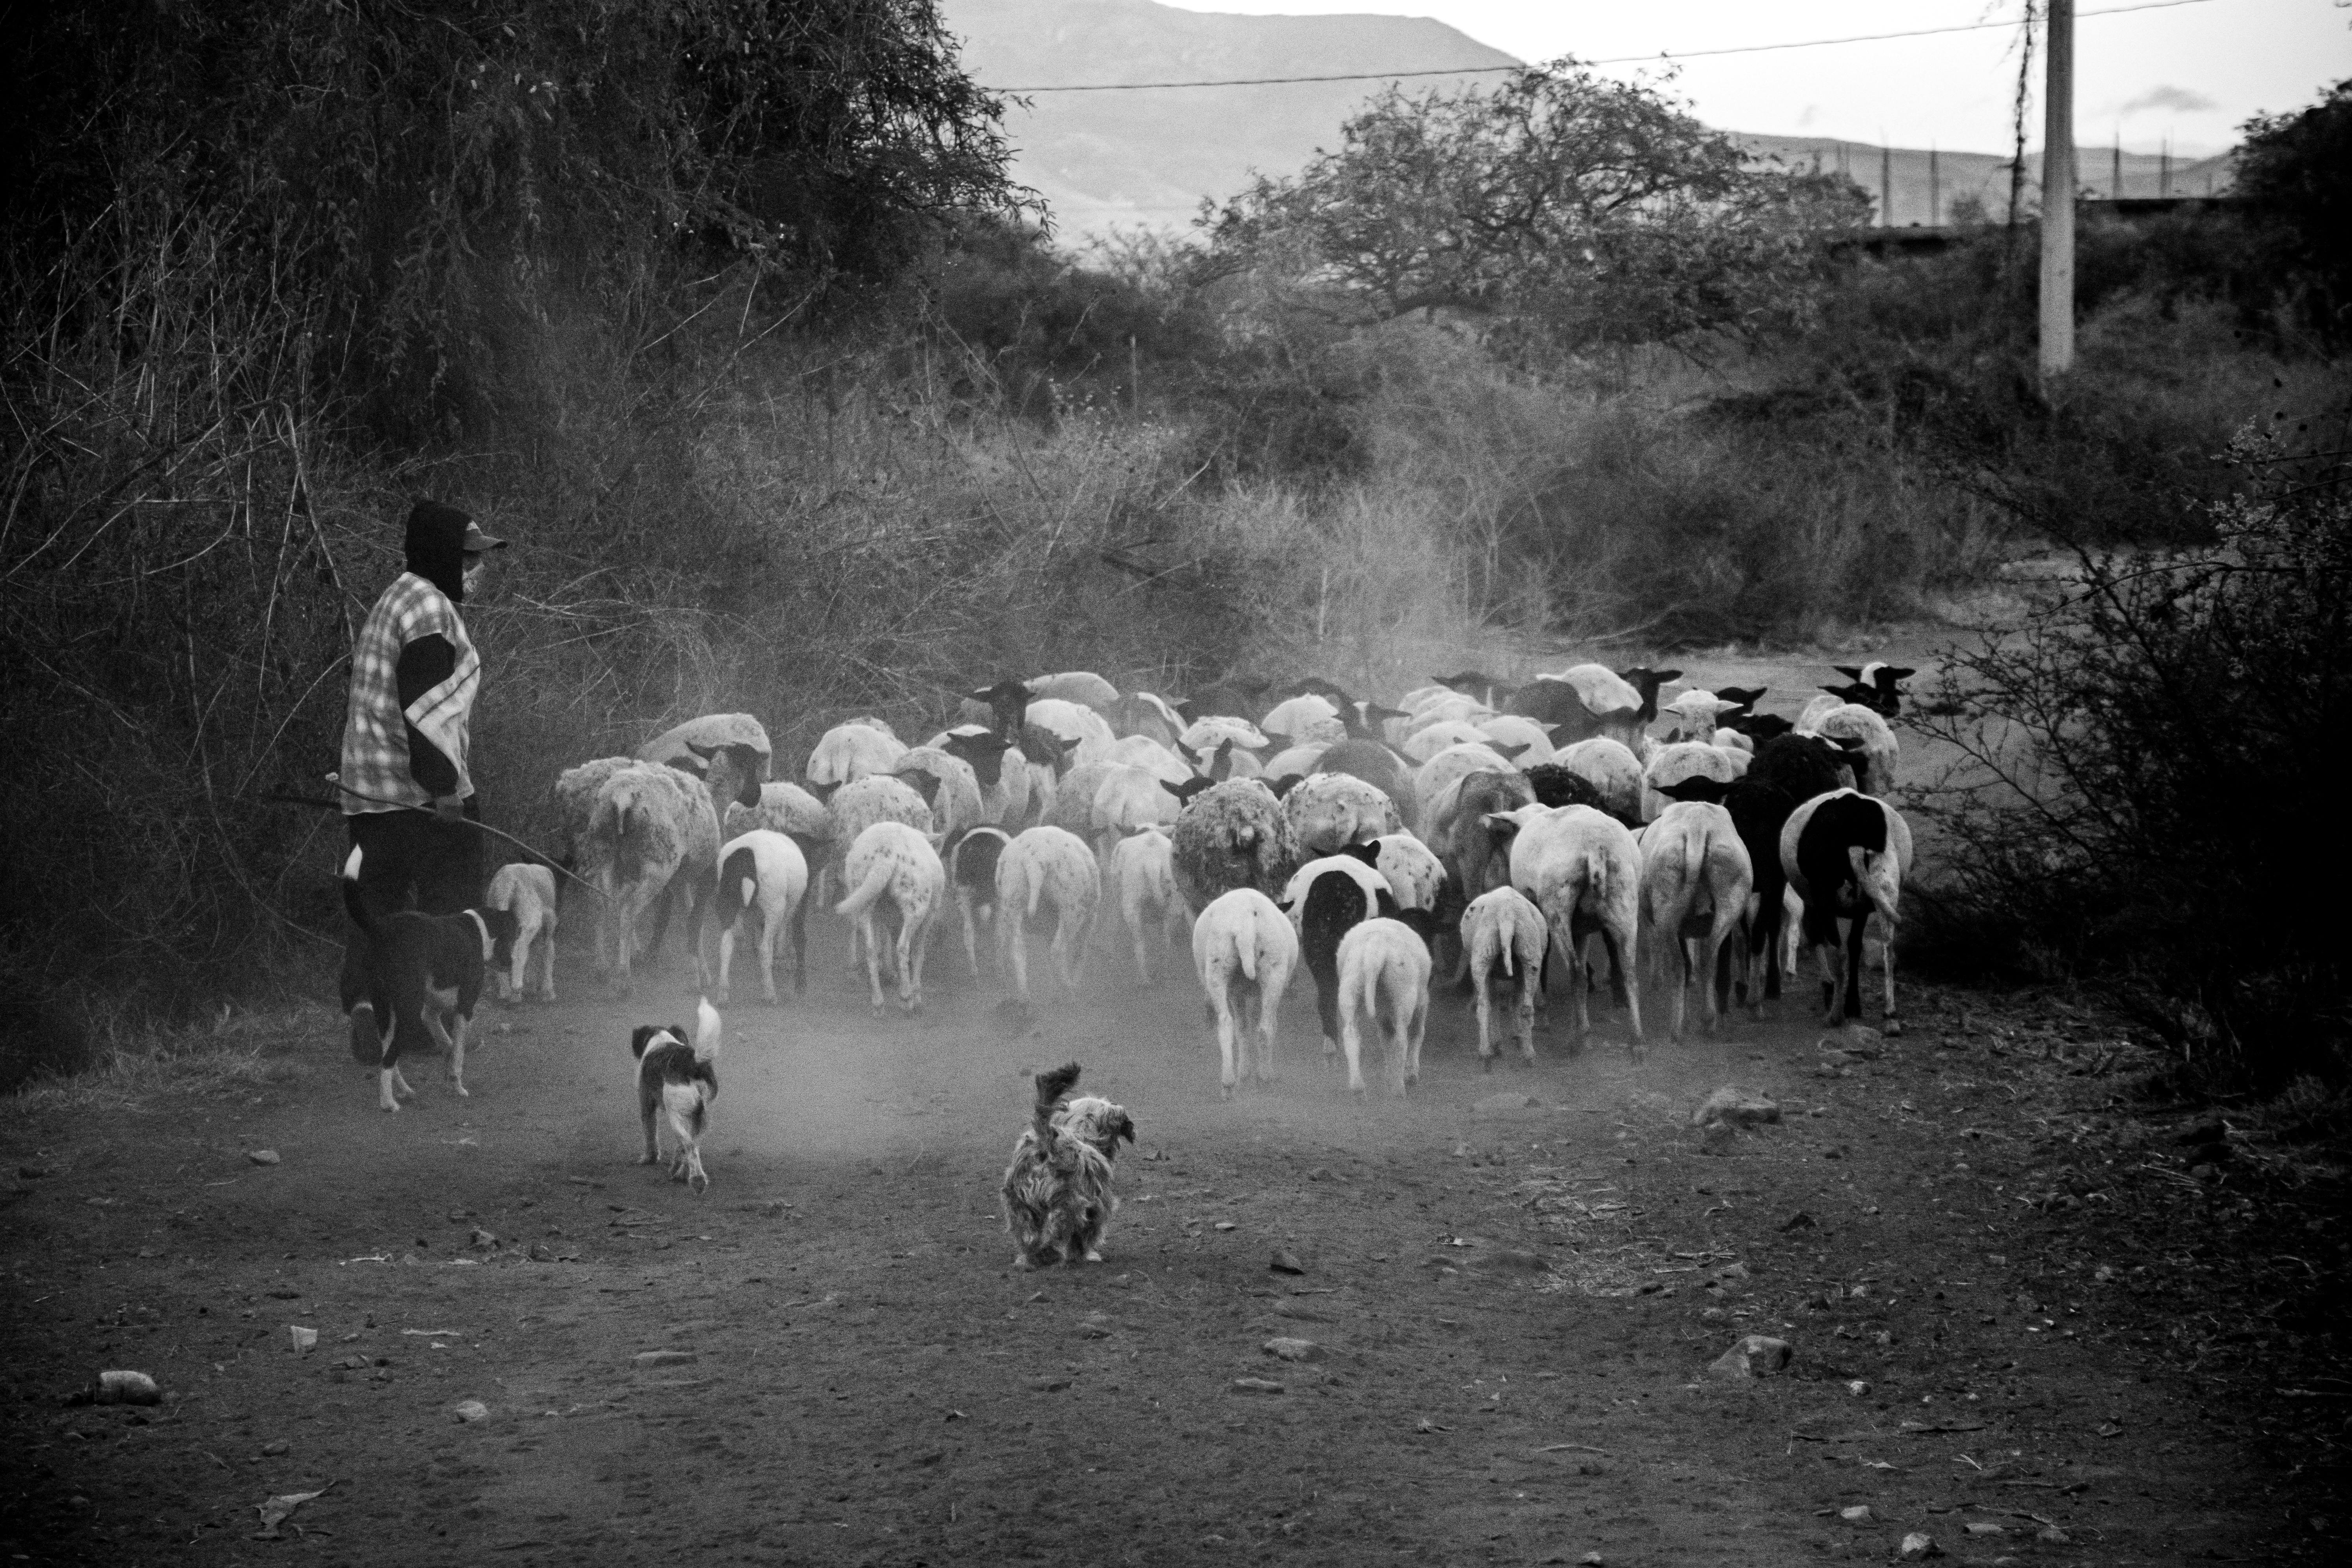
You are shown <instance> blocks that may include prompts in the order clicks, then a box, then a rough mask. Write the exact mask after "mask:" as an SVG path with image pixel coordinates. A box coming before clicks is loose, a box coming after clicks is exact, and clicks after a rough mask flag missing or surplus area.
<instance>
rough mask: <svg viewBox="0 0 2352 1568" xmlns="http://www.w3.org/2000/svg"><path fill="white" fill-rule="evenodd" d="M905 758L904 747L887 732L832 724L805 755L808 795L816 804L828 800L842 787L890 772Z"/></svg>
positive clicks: (905, 751) (866, 727)
mask: <svg viewBox="0 0 2352 1568" xmlns="http://www.w3.org/2000/svg"><path fill="white" fill-rule="evenodd" d="M906 754H907V748H906V746H905V744H904V743H903V742H900V741H899V739H898V737H897V736H896V735H893V734H890V733H889V732H887V731H882V730H877V729H874V728H872V727H871V726H869V725H866V724H864V723H859V722H856V721H852V722H850V723H847V724H835V726H834V727H833V728H832V729H830V730H827V731H825V732H824V735H823V736H821V737H820V738H819V739H818V741H817V743H816V749H815V750H814V751H813V752H810V753H809V760H808V782H809V785H810V788H811V792H812V793H813V794H814V795H816V797H817V798H818V799H820V800H825V799H829V798H830V796H831V795H832V794H833V792H834V791H835V790H837V789H839V788H841V786H842V785H844V784H851V783H854V782H856V780H858V779H862V778H871V777H872V776H873V775H875V774H876V773H888V772H890V771H891V770H892V769H894V768H896V767H897V766H898V760H899V759H900V758H901V757H904V756H905V755H906Z"/></svg>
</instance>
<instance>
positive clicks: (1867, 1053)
mask: <svg viewBox="0 0 2352 1568" xmlns="http://www.w3.org/2000/svg"><path fill="white" fill-rule="evenodd" d="M1819 1048H1820V1049H1822V1050H1823V1051H1843V1052H1844V1053H1845V1054H1846V1055H1847V1056H1850V1057H1853V1058H1855V1059H1856V1060H1857V1061H1865V1062H1874V1061H1876V1060H1877V1059H1878V1058H1880V1057H1882V1056H1884V1055H1885V1054H1886V1037H1885V1036H1884V1035H1881V1034H1880V1033H1879V1032H1878V1031H1877V1030H1876V1029H1874V1028H1872V1027H1871V1026H1869V1025H1867V1024H1848V1025H1846V1026H1845V1027H1843V1028H1842V1029H1840V1030H1838V1031H1837V1032H1836V1033H1834V1034H1829V1035H1823V1036H1822V1037H1821V1040H1820V1042H1819Z"/></svg>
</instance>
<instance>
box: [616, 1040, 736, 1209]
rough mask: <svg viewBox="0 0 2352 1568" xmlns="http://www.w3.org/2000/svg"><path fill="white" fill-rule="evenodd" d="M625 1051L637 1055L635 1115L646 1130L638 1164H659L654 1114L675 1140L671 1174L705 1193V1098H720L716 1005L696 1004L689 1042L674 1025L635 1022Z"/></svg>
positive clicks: (707, 1114)
mask: <svg viewBox="0 0 2352 1568" xmlns="http://www.w3.org/2000/svg"><path fill="white" fill-rule="evenodd" d="M629 1054H630V1055H631V1056H633V1057H635V1058H637V1119H638V1120H639V1121H642V1122H644V1123H645V1129H646V1152H645V1154H644V1156H643V1157H642V1158H641V1159H639V1160H638V1161H637V1163H638V1164H640V1165H658V1164H660V1163H662V1158H661V1131H660V1129H659V1127H658V1126H657V1125H656V1119H657V1118H658V1119H659V1120H660V1121H667V1122H668V1123H669V1130H670V1135H671V1136H672V1137H673V1138H674V1139H676V1140H677V1158H676V1159H675V1160H674V1161H673V1162H672V1163H671V1164H670V1179H671V1180H673V1181H679V1182H684V1183H685V1184H687V1185H688V1187H689V1188H691V1189H692V1190H693V1191H695V1192H698V1193H707V1192H709V1190H710V1178H709V1175H708V1174H706V1173H704V1171H703V1169H702V1133H703V1130H704V1129H705V1128H706V1127H708V1126H709V1124H710V1102H711V1101H712V1100H716V1099H718V1098H719V1009H718V1008H716V1007H713V1006H712V1005H710V1004H709V1001H707V1000H706V1001H703V1002H700V1003H698V1004H697V1005H696V1007H695V1018H694V1043H693V1044H692V1045H688V1043H687V1038H686V1031H685V1030H684V1029H682V1028H680V1027H679V1026H677V1025H676V1024H671V1025H667V1026H664V1025H660V1024H640V1025H638V1026H637V1027H636V1030H635V1033H633V1034H632V1035H630V1037H629Z"/></svg>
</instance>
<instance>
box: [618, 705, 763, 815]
mask: <svg viewBox="0 0 2352 1568" xmlns="http://www.w3.org/2000/svg"><path fill="white" fill-rule="evenodd" d="M770 755H771V749H770V747H769V744H768V731H766V730H765V729H763V728H761V724H760V721H758V720H757V719H754V718H752V717H751V715H750V714H749V713H705V714H703V715H702V716H701V717H700V718H698V719H688V721H686V722H685V723H683V724H679V725H677V726H675V727H673V728H671V729H667V730H665V731H662V732H661V733H660V734H658V735H656V736H655V737H654V738H653V739H652V740H650V741H647V742H646V743H645V744H644V745H642V746H639V747H638V748H637V757H638V760H640V761H642V762H648V763H668V764H669V765H670V766H672V767H681V766H682V767H684V768H685V769H686V770H687V771H688V773H696V774H698V775H699V776H700V777H701V779H702V781H703V782H704V783H705V784H709V786H710V798H711V800H712V801H713V802H714V803H715V804H716V805H718V806H719V809H721V810H722V811H723V810H725V809H726V807H727V806H728V805H729V804H730V802H731V803H735V804H740V805H747V806H748V805H757V804H758V803H759V799H760V786H761V784H764V783H766V782H767V778H768V765H769V760H770Z"/></svg>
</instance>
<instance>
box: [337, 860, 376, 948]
mask: <svg viewBox="0 0 2352 1568" xmlns="http://www.w3.org/2000/svg"><path fill="white" fill-rule="evenodd" d="M361 859H362V850H361V848H360V847H359V846H358V845H356V844H354V845H352V852H351V854H350V855H349V856H348V857H346V858H345V859H344V861H343V908H344V910H346V911H347V912H348V913H349V914H350V915H351V917H352V924H353V925H355V926H357V927H359V928H360V931H362V933H363V934H365V936H366V937H367V939H368V940H369V941H370V942H373V941H374V940H375V934H376V933H375V916H374V915H373V914H372V913H370V912H369V910H368V907H367V900H365V899H363V898H362V897H360V861H361Z"/></svg>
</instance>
